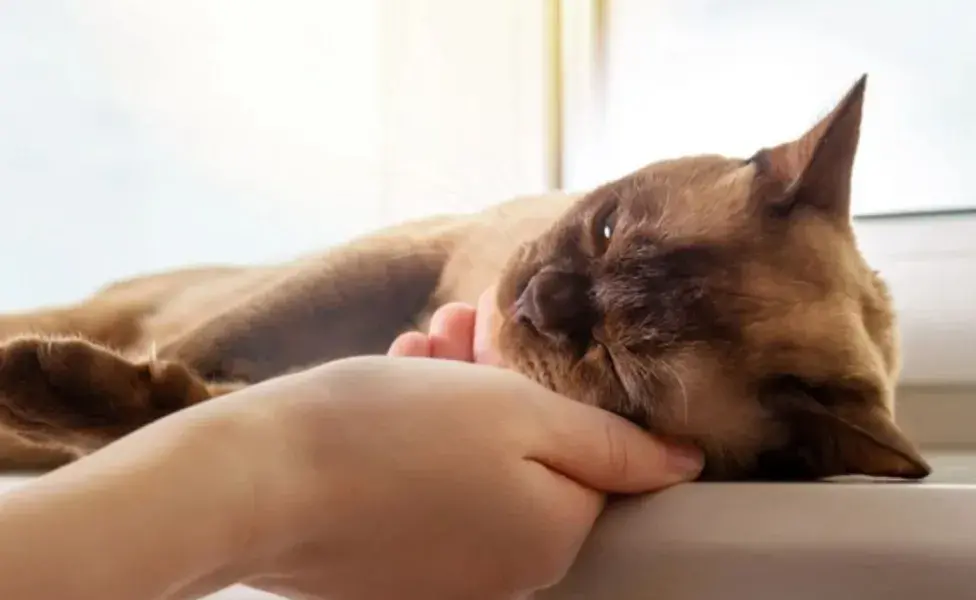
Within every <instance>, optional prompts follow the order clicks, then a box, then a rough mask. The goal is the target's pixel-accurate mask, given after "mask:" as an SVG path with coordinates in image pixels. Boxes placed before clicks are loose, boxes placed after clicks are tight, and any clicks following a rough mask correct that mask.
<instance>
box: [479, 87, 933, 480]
mask: <svg viewBox="0 0 976 600" xmlns="http://www.w3.org/2000/svg"><path fill="white" fill-rule="evenodd" d="M864 89H865V80H864V79H862V80H860V81H859V82H858V83H857V84H856V85H855V86H854V87H853V88H852V89H851V90H850V91H849V92H848V94H847V95H846V96H845V97H844V98H843V100H841V102H840V103H839V104H838V105H837V106H836V107H835V109H834V110H833V111H832V112H831V113H830V114H829V115H827V116H826V117H825V118H824V119H822V120H821V121H820V122H819V123H817V124H816V125H814V126H813V127H812V128H811V129H810V130H809V131H807V132H806V133H805V134H804V135H802V136H801V137H799V138H798V139H796V140H793V141H791V142H788V143H784V144H781V145H779V146H775V147H772V148H766V149H763V150H760V151H759V152H757V153H756V154H755V155H754V156H753V157H751V158H749V159H736V158H726V157H722V156H712V155H709V156H694V157H686V158H681V159H676V160H670V161H664V162H658V163H654V164H651V165H649V166H647V167H645V168H643V169H641V170H640V171H638V172H636V173H633V174H631V175H628V176H627V177H624V178H623V179H620V180H618V181H615V182H612V183H609V184H607V185H604V186H602V187H600V188H599V189H597V190H594V191H593V192H592V193H590V194H588V195H587V196H585V197H584V198H583V199H582V200H580V201H579V203H577V204H576V205H575V206H574V207H573V208H572V209H571V210H569V211H568V212H567V213H566V214H565V215H564V216H563V218H562V219H561V220H560V221H559V222H558V223H556V224H555V225H554V226H553V227H552V228H551V230H550V231H548V232H547V233H546V234H545V235H543V236H542V237H540V238H539V239H537V240H534V241H533V242H531V243H529V244H527V245H526V246H525V247H523V248H522V249H521V251H520V253H519V254H518V255H517V256H516V257H514V258H513V260H512V261H511V262H510V264H509V266H508V268H507V269H506V272H505V275H504V276H503V279H502V281H501V284H500V286H499V292H498V298H497V300H498V309H499V311H500V312H501V313H502V315H503V319H502V324H501V327H500V329H499V330H498V332H497V335H498V345H499V348H500V350H501V352H502V354H503V356H504V358H505V360H506V361H507V363H508V365H509V366H511V367H513V368H515V369H517V370H519V371H521V372H523V373H526V374H527V375H529V376H531V377H533V378H535V379H536V380H538V381H540V382H541V383H543V384H545V385H547V386H549V387H551V388H553V389H555V390H556V391H558V392H560V393H563V394H565V395H567V396H569V397H571V398H574V399H576V400H579V401H582V402H586V403H590V404H594V405H598V406H602V407H604V408H607V409H610V410H613V411H615V412H618V413H620V414H622V415H624V416H626V417H628V418H630V419H632V420H634V421H635V422H637V423H638V424H641V425H642V426H645V427H647V428H648V429H649V430H651V431H652V432H654V433H657V434H660V435H662V436H667V437H671V438H676V439H681V440H685V441H691V442H693V443H696V444H697V445H699V446H700V447H701V448H702V449H703V450H704V451H705V453H706V467H705V471H704V472H703V474H702V478H704V479H778V480H782V479H818V478H823V477H828V476H836V475H855V474H860V475H869V476H888V477H900V478H921V477H925V476H926V475H928V473H929V471H930V469H929V467H928V465H927V464H926V463H925V461H924V460H923V459H922V458H921V456H920V455H919V454H918V452H917V450H916V449H915V447H914V445H913V444H912V443H911V442H910V441H909V440H908V439H907V438H906V437H905V436H904V435H903V434H902V432H901V431H900V430H899V429H898V427H897V426H896V425H895V423H894V420H893V414H892V403H893V386H894V382H895V379H896V378H897V374H898V368H899V364H898V348H897V340H896V333H895V323H894V315H893V311H892V308H891V301H890V298H889V296H888V292H887V289H886V287H885V285H884V283H883V282H882V281H881V280H880V278H878V277H877V275H876V274H875V273H874V272H872V271H871V269H870V268H869V267H868V266H867V264H866V263H865V262H864V259H863V258H862V256H861V254H860V253H859V251H858V250H857V247H856V244H855V240H854V236H853V233H852V230H851V227H850V180H851V172H852V168H853V164H854V157H855V154H856V149H857V144H858V138H859V130H860V121H861V109H862V104H863V97H864Z"/></svg>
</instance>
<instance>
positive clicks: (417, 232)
mask: <svg viewBox="0 0 976 600" xmlns="http://www.w3.org/2000/svg"><path fill="white" fill-rule="evenodd" d="M864 90H865V79H864V78H862V79H861V80H860V81H858V83H857V84H856V85H855V86H854V87H853V88H852V89H851V90H850V91H849V92H848V94H847V95H846V96H845V97H844V98H843V100H841V101H840V103H839V104H838V105H837V106H836V107H835V109H834V110H833V111H832V112H831V113H830V114H829V115H828V116H826V117H824V118H823V119H822V120H820V121H819V122H818V123H817V124H816V125H815V126H813V127H812V128H811V129H810V130H809V131H808V132H807V133H805V134H804V135H803V136H801V137H800V138H798V139H797V140H794V141H792V142H788V143H785V144H782V145H779V146H775V147H771V148H767V149H763V150H760V151H759V152H757V153H756V154H755V155H754V156H753V157H751V158H750V159H740V158H726V157H722V156H713V155H704V156H693V157H686V158H680V159H675V160H670V161H662V162H657V163H654V164H651V165H649V166H647V167H645V168H643V169H641V170H639V171H637V172H635V173H632V174H630V175H628V176H626V177H624V178H622V179H620V180H618V181H614V182H612V183H609V184H607V185H604V186H602V187H600V188H598V189H596V190H594V191H592V192H591V193H588V194H564V193H552V194H546V195H540V196H535V197H524V198H517V199H515V200H512V201H509V202H507V203H504V204H501V205H498V206H496V207H492V208H490V209H488V210H486V211H484V212H482V213H480V214H477V215H468V216H450V217H436V218H430V219H425V220H421V221H418V222H413V223H409V224H406V225H402V226H399V227H393V228H389V229H387V230H384V231H381V232H379V233H376V234H374V235H370V236H367V237H364V238H362V239H359V240H357V241H354V242H352V243H350V244H347V245H345V246H342V247H340V248H337V249H334V250H331V251H329V252H328V253H326V254H324V255H318V256H314V257H310V258H304V259H301V260H298V261H296V262H293V263H289V264H284V265H277V266H270V267H226V268H225V267H218V268H200V269H187V270H183V271H176V272H170V273H164V274H157V275H148V276H144V277H139V278H135V279H131V280H128V281H123V282H118V283H115V284H113V285H111V286H109V287H107V288H104V289H102V290H101V291H99V292H98V293H96V294H94V295H93V296H92V297H90V298H89V299H87V300H85V301H83V302H81V303H80V304H78V305H76V306H68V307H63V308H58V309H52V310H45V311H38V312H34V313H28V314H18V315H7V316H4V317H0V335H3V336H14V335H16V336H19V337H14V338H13V339H10V340H8V341H6V343H4V344H3V346H2V347H0V423H2V425H3V427H4V428H5V429H6V430H7V432H8V434H10V435H8V438H7V442H6V447H5V448H4V454H5V458H6V460H7V463H8V464H9V465H10V466H18V465H20V466H24V465H27V464H28V463H32V465H36V464H38V462H41V463H43V462H44V461H45V460H46V461H49V462H51V463H53V464H56V463H58V462H59V461H62V460H66V456H74V455H78V454H80V453H84V452H88V451H91V450H93V449H95V448H98V447H99V446H101V445H104V444H105V443H107V442H109V441H111V440H113V439H115V438H118V437H119V436H121V435H124V434H125V433H127V432H129V431H132V430H133V429H135V428H138V427H140V426H142V425H144V424H146V423H148V422H150V421H152V420H154V419H157V418H159V417H161V416H163V415H166V414H168V413H170V412H172V411H175V410H178V409H180V408H183V407H185V406H189V405H192V404H194V403H197V402H201V401H204V400H206V399H207V398H209V397H212V396H213V395H216V394H220V393H225V392H227V391H229V390H233V389H236V388H238V387H240V386H243V385H247V384H248V383H251V382H255V381H259V380H262V379H266V378H269V377H272V376H275V375H278V374H281V373H285V372H288V371H291V370H295V369H298V368H302V367H305V366H309V365H312V364H315V363H320V362H323V361H327V360H330V359H334V358H338V357H343V356H349V355H355V354H372V353H382V352H385V351H386V349H387V347H388V346H389V344H390V342H391V341H392V340H393V338H394V337H395V336H396V335H397V334H398V333H400V332H402V331H405V330H407V329H411V328H415V327H423V326H424V325H425V322H426V319H427V317H428V315H429V314H430V312H431V311H432V310H433V309H434V308H436V307H437V306H438V305H440V304H442V303H445V302H448V301H455V300H459V301H465V302H469V303H470V302H474V301H475V300H476V299H477V296H478V295H479V293H480V292H481V291H482V290H484V289H485V288H487V287H488V286H489V285H490V284H492V283H493V282H495V281H496V280H499V279H500V282H501V283H500V286H499V292H498V297H497V300H498V304H497V309H498V310H499V311H500V312H501V313H502V316H503V318H502V319H501V322H502V325H501V327H500V329H499V330H498V332H497V340H498V344H499V347H500V350H501V352H502V354H503V356H504V358H505V360H506V361H507V363H508V365H509V366H510V367H512V368H515V369H517V370H519V371H521V372H523V373H526V374H528V375H529V376H531V377H533V378H535V379H537V380H538V381H540V382H542V383H544V384H546V385H548V386H550V387H552V388H554V389H555V390H557V391H560V392H562V393H564V394H566V395H567V396H569V397H571V398H574V399H576V400H579V401H583V402H588V403H592V404H597V405H600V406H604V407H606V408H609V409H611V410H614V411H617V412H619V413H621V414H623V415H625V416H627V417H629V418H631V419H633V420H635V421H636V422H638V423H640V424H641V425H644V426H646V427H647V428H648V429H650V430H651V431H654V432H656V433H658V434H661V435H663V436H670V437H674V438H682V439H686V440H689V441H692V442H694V443H696V444H698V445H700V446H701V447H702V448H703V449H704V450H705V451H706V455H707V466H706V470H705V473H704V474H703V477H704V478H706V479H739V478H750V479H757V478H760V479H761V478H772V479H813V478H820V477H825V476H831V475H843V474H867V475H875V476H897V477H907V478H919V477H924V476H925V475H927V474H928V472H929V467H928V466H927V465H926V463H925V461H924V460H923V459H922V458H921V457H920V456H919V454H918V452H917V450H916V449H915V447H914V446H913V444H912V443H911V442H910V441H909V440H908V439H907V438H906V437H905V436H904V435H903V434H902V433H901V432H900V431H899V429H898V427H896V425H895V423H894V421H893V417H892V406H893V387H894V383H895V380H896V378H897V375H898V370H899V358H898V356H899V355H898V348H897V336H896V329H895V322H894V315H893V313H892V308H891V302H890V299H889V297H888V293H887V290H886V288H885V285H884V283H883V282H882V281H881V279H880V278H879V277H878V276H877V275H876V274H875V273H874V272H872V270H871V269H870V268H869V267H868V265H866V264H865V262H864V260H863V259H862V257H861V254H860V253H859V252H858V250H857V247H856V244H855V239H854V235H853V233H852V230H851V224H850V210H849V209H850V180H851V171H852V168H853V163H854V157H855V153H856V148H857V143H858V138H859V130H860V120H861V112H862V104H863V96H864ZM64 335H77V336H78V337H77V338H69V339H62V338H61V337H60V336H64ZM109 348H114V349H115V350H110V349H109ZM377 435H382V432H377ZM14 437H16V438H18V439H19V440H20V442H18V443H19V444H21V445H19V446H18V445H16V444H14V443H13V442H12V440H13V439H14ZM0 440H2V438H0ZM31 445H34V447H35V448H36V447H40V446H44V447H50V448H59V449H60V450H57V451H56V450H51V451H50V452H47V451H39V450H36V449H33V450H28V448H30V447H31ZM58 452H62V454H58ZM64 453H67V454H64Z"/></svg>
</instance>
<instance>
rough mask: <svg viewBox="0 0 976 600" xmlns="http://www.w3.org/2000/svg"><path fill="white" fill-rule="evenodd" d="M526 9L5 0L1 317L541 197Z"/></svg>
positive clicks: (0, 60) (530, 20)
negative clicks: (178, 271) (173, 270)
mask: <svg viewBox="0 0 976 600" xmlns="http://www.w3.org/2000/svg"><path fill="white" fill-rule="evenodd" d="M546 10H547V5H546V4H544V3H536V2H524V1H523V0H495V1H493V2H490V3H489V2H478V3H462V2H455V1H454V0H358V1H356V2H345V1H342V0H297V1H294V2H287V3H267V2H257V3H255V2H236V1H234V0H199V1H198V0H171V1H167V2H148V1H141V2H140V1H129V0H90V1H85V2H75V3H69V4H68V5H64V4H63V3H57V2H15V3H6V4H4V6H3V8H0V88H2V89H3V90H4V93H3V94H0V131H3V135H2V137H0V198H2V201H3V206H4V210H5V221H6V223H8V227H7V228H5V234H4V239H3V240H0V272H2V273H3V274H4V277H5V278H6V280H7V281H8V282H13V283H10V284H8V286H5V287H4V291H3V294H2V295H0V309H3V310H14V309H17V308H28V307H34V306H37V305H39V304H48V303H56V302H67V301H73V300H76V299H77V298H79V297H80V296H82V295H84V294H86V293H88V292H89V291H91V290H92V289H93V288H95V287H97V286H98V285H101V284H102V283H105V282H107V281H108V280H111V279H113V278H116V277H120V276H127V275H129V274H132V273H135V272H145V271H150V270H154V269H164V268H170V267H174V266H181V265H185V264H190V263H209V262H224V261H231V262H254V261H266V260H279V259H287V258H291V257H292V256H295V255H298V254H302V253H306V252H312V251H316V250H318V249H324V248H325V247H327V246H329V245H331V244H334V243H337V242H340V241H342V240H344V239H347V238H349V237H351V236H354V235H357V234H359V233H361V232H363V231H365V230H368V229H372V228H375V227H378V226H380V225H383V224H385V223H389V222H393V221H397V220H401V219H406V218H411V217H414V216H418V215H420V214H428V213H432V212H441V211H457V210H473V209H477V208H480V207H481V206H484V205H487V204H489V203H492V202H497V201H499V200H502V199H505V198H507V197H508V196H511V195H514V194H519V193H525V192H533V191H539V190H541V189H543V188H545V187H547V186H548V185H549V176H550V173H549V154H550V152H551V151H552V148H551V136H550V132H549V130H548V127H549V117H548V111H549V109H550V106H551V103H550V102H549V100H548V96H547V94H548V83H547V82H548V72H549V69H550V64H549V62H548V57H547V52H548V49H547V46H546V43H545V36H546V28H547V23H548V21H547V19H548V17H547V13H546ZM11 223H14V224H16V225H15V226H13V227H11V226H9V224H11ZM38 240H43V241H38ZM25 249H29V251H27V250H25Z"/></svg>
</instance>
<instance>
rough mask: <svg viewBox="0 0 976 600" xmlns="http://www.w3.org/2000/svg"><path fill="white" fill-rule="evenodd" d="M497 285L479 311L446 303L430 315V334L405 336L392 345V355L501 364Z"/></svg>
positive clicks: (486, 294) (485, 295) (482, 300)
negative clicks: (496, 335) (497, 338)
mask: <svg viewBox="0 0 976 600" xmlns="http://www.w3.org/2000/svg"><path fill="white" fill-rule="evenodd" d="M495 290H496V288H495V286H492V287H491V288H489V289H488V290H486V291H485V292H484V293H483V294H482V295H481V297H480V298H479V299H478V306H477V309H476V308H473V307H471V306H468V305H467V304H463V303H460V302H454V303H451V304H445V305H444V306H442V307H441V308H439V309H438V310H437V312H435V313H434V314H433V316H431V319H430V331H429V333H428V334H427V335H426V336H425V335H424V334H422V333H419V332H410V333H404V334H402V335H401V336H400V337H398V338H397V339H396V340H394V342H393V344H392V345H391V346H390V349H389V351H388V352H387V353H388V354H389V355H390V356H414V357H429V358H440V359H448V360H461V361H465V362H477V363H481V364H490V365H500V364H501V359H500V357H499V356H498V352H497V350H496V349H495V347H494V332H495V329H496V328H497V323H498V318H499V314H498V310H497V308H496V306H495Z"/></svg>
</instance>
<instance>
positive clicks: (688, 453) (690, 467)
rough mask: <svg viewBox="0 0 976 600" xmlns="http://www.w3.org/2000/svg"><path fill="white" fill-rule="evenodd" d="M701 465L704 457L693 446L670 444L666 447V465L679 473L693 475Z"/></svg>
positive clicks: (703, 462)
mask: <svg viewBox="0 0 976 600" xmlns="http://www.w3.org/2000/svg"><path fill="white" fill-rule="evenodd" d="M703 466H705V457H704V455H703V454H702V451H701V450H699V449H698V448H695V447H694V446H672V447H670V448H669V449H668V467H669V468H671V469H672V470H673V471H675V472H677V473H679V474H681V475H685V476H690V477H694V476H696V475H698V474H699V473H700V472H701V470H702V467H703Z"/></svg>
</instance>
